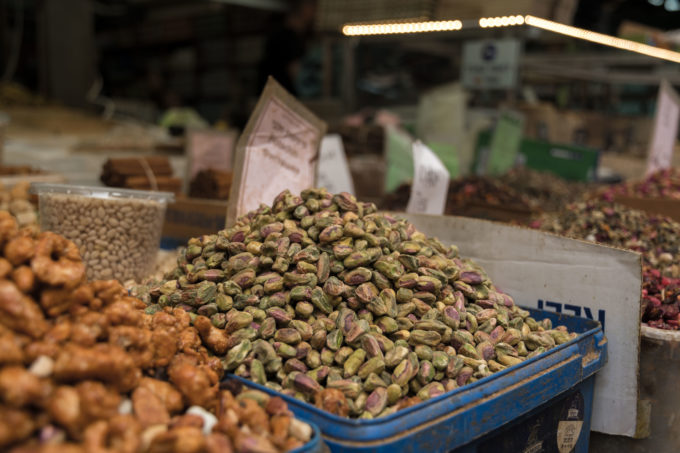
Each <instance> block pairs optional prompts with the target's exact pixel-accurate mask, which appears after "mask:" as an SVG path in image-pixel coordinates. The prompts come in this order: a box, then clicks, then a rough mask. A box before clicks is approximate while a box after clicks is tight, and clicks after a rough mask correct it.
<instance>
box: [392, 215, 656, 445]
mask: <svg viewBox="0 0 680 453" xmlns="http://www.w3.org/2000/svg"><path fill="white" fill-rule="evenodd" d="M400 216H402V217H404V218H406V219H408V220H409V221H411V222H412V223H413V224H414V225H415V226H416V228H418V229H419V230H420V231H423V232H424V233H426V234H427V235H428V236H434V237H438V238H439V239H440V240H441V241H442V242H444V243H450V244H456V245H457V246H458V247H459V249H460V254H461V256H465V257H469V258H472V259H474V260H475V261H476V262H477V263H479V264H480V265H481V266H482V267H483V268H484V269H485V270H486V271H487V273H488V274H489V277H490V278H491V280H492V281H493V282H494V284H495V285H496V286H497V287H498V288H499V289H500V290H502V291H504V292H507V293H508V294H510V295H512V297H513V298H514V300H515V302H517V303H518V304H519V305H524V306H527V307H532V308H540V309H544V310H550V311H556V312H560V313H564V314H569V315H575V316H582V317H585V318H590V319H595V320H599V321H600V322H601V323H602V325H603V328H604V330H605V334H606V336H607V339H608V342H609V343H608V347H609V352H608V354H609V359H608V363H607V365H606V366H605V368H604V369H603V370H602V371H600V373H598V375H597V378H596V380H595V393H594V398H595V400H594V407H593V420H592V424H591V426H592V429H593V430H595V431H599V432H604V433H608V434H616V435H624V436H629V437H632V436H635V435H636V433H637V432H638V430H637V428H638V424H645V423H649V420H645V419H644V417H643V415H644V414H638V390H639V385H638V368H639V351H640V296H641V291H642V280H641V272H642V263H641V258H640V255H639V254H637V253H635V252H630V251H626V250H620V249H615V248H612V247H606V246H602V245H597V244H593V243H590V242H585V241H578V240H574V239H567V238H564V237H561V236H557V235H553V234H549V233H544V232H540V231H536V230H530V229H527V228H520V227H513V226H509V225H503V224H499V223H494V222H488V221H485V220H477V219H468V218H463V217H444V216H428V215H422V214H400Z"/></svg>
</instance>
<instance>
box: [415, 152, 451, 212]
mask: <svg viewBox="0 0 680 453" xmlns="http://www.w3.org/2000/svg"><path fill="white" fill-rule="evenodd" d="M413 166H414V169H415V170H414V178H413V185H412V186H411V198H409V200H408V205H407V207H406V212H409V213H414V214H436V215H441V214H443V213H444V208H445V206H446V198H447V194H448V191H449V172H448V171H447V170H446V167H445V166H444V164H442V161H441V160H439V158H438V157H437V155H436V154H435V153H433V152H432V150H431V149H430V148H428V147H427V146H425V145H424V144H423V143H422V142H420V141H419V140H418V141H416V142H415V143H413Z"/></svg>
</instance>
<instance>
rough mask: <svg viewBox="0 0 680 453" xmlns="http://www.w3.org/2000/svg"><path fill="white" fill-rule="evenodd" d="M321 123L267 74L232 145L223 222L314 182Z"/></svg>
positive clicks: (322, 125)
mask: <svg viewBox="0 0 680 453" xmlns="http://www.w3.org/2000/svg"><path fill="white" fill-rule="evenodd" d="M325 131H326V123H324V122H323V121H321V120H320V119H319V118H317V117H316V116H314V114H313V113H311V112H310V111H309V110H307V109H306V108H305V107H304V106H303V105H302V104H301V103H300V102H299V101H297V100H296V99H295V98H294V97H293V96H292V95H291V94H290V93H288V92H287V91H286V90H284V89H283V87H281V85H279V84H278V83H277V82H276V81H275V80H274V79H272V78H271V77H270V78H269V81H268V82H267V85H266V86H265V89H264V91H263V92H262V96H260V100H259V101H258V103H257V106H256V107H255V111H254V112H253V114H252V115H251V117H250V119H249V120H248V124H247V125H246V129H245V131H244V132H243V135H242V136H241V138H240V139H239V142H238V146H237V148H236V163H235V165H234V183H233V184H232V186H231V193H230V197H229V210H228V213H227V225H233V224H234V222H235V221H236V219H237V218H238V217H239V216H241V215H243V214H246V213H247V212H249V211H251V210H254V209H257V208H258V207H259V206H260V204H262V203H266V204H270V203H271V202H272V200H274V198H275V197H276V196H277V195H278V194H279V193H281V192H282V191H284V190H286V189H288V190H290V191H291V192H292V193H293V194H295V195H298V194H299V193H300V192H301V191H302V190H304V189H308V188H310V187H312V186H313V185H314V179H315V177H316V165H317V160H318V151H319V143H320V142H321V138H322V137H323V135H324V133H325Z"/></svg>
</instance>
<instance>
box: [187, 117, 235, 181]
mask: <svg viewBox="0 0 680 453" xmlns="http://www.w3.org/2000/svg"><path fill="white" fill-rule="evenodd" d="M236 138H237V133H236V131H234V130H231V131H227V132H220V131H213V130H208V129H196V130H192V131H189V133H188V134H187V140H186V156H187V178H186V182H187V184H188V183H189V182H191V181H192V180H193V179H194V178H195V177H196V175H197V174H198V172H199V171H201V170H208V169H214V170H224V171H230V170H231V169H232V161H233V155H234V145H235V144H236Z"/></svg>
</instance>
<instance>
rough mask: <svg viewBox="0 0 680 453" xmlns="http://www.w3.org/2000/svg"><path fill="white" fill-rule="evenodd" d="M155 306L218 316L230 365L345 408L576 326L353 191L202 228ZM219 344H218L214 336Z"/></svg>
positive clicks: (426, 392)
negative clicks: (507, 290)
mask: <svg viewBox="0 0 680 453" xmlns="http://www.w3.org/2000/svg"><path fill="white" fill-rule="evenodd" d="M150 295H151V300H150V301H149V303H150V304H151V305H150V306H149V308H148V310H150V311H154V310H163V309H166V307H168V306H175V307H181V308H183V309H184V310H187V311H189V312H191V313H192V316H196V317H202V316H205V317H209V318H210V320H211V322H212V325H213V326H214V327H215V328H217V329H219V330H220V331H223V332H226V334H227V336H228V342H227V344H226V345H220V346H224V347H220V348H219V349H213V352H215V353H216V354H218V355H220V356H222V357H223V359H222V362H223V365H224V367H225V369H226V370H227V371H229V372H232V373H235V374H236V375H239V376H242V377H246V378H249V379H251V380H252V381H255V382H257V383H260V384H263V385H266V386H267V387H269V388H271V389H274V390H278V391H282V392H284V393H286V394H289V395H293V396H296V397H298V398H300V399H302V400H305V401H308V402H313V403H315V404H316V405H317V406H319V407H322V408H324V409H326V410H329V411H332V412H334V413H336V414H340V415H343V416H351V417H361V418H373V417H380V416H384V415H388V414H391V413H393V412H395V411H397V410H399V409H401V408H404V407H408V406H412V405H414V404H417V403H420V402H422V401H425V400H428V399H430V398H432V397H435V396H438V395H441V394H443V393H445V392H447V391H450V390H453V389H455V388H457V387H459V386H463V385H465V384H470V383H472V382H475V381H477V380H479V379H482V378H484V377H487V376H489V375H491V374H492V373H494V372H497V371H500V370H503V369H505V368H507V367H509V366H512V365H516V364H519V363H521V362H523V361H524V360H527V359H528V358H531V357H534V356H536V355H539V354H541V353H542V352H544V351H546V350H547V349H550V348H552V347H554V346H556V345H559V344H562V343H565V342H568V341H570V340H571V339H572V338H574V337H575V336H576V334H575V333H569V332H567V331H566V329H565V328H564V327H557V328H553V327H552V325H551V323H550V320H549V319H546V320H543V321H541V322H538V321H536V320H534V319H533V318H531V317H530V316H529V312H528V311H525V310H522V309H520V308H519V307H518V306H516V305H515V304H514V302H513V300H512V298H511V297H510V296H509V295H507V294H504V293H502V292H500V291H498V290H497V289H496V288H495V287H494V285H493V284H492V282H491V281H490V280H489V278H488V276H487V275H486V273H485V272H484V270H483V269H481V268H480V267H479V266H477V265H476V264H474V263H473V262H471V261H469V260H465V259H462V258H461V257H459V255H458V249H457V248H456V247H455V246H446V245H444V244H442V243H441V242H440V241H438V240H437V239H434V238H428V237H427V236H426V235H425V234H423V233H422V232H420V231H417V230H416V229H415V227H414V226H413V225H412V224H409V223H408V222H406V221H405V220H399V219H397V218H394V217H391V216H389V215H385V214H381V213H378V212H376V207H375V206H374V205H373V204H372V203H361V202H358V201H357V200H356V199H355V198H354V197H353V196H351V195H349V194H347V193H341V194H337V195H332V194H330V193H328V192H327V191H325V189H309V190H305V191H303V192H302V194H301V196H294V195H292V194H291V193H289V192H288V191H285V192H283V193H281V194H280V195H278V196H277V197H276V199H275V200H274V202H273V203H272V206H271V207H269V206H265V205H262V206H261V207H260V208H259V209H258V210H256V211H253V212H250V213H248V214H247V215H245V216H243V217H242V218H241V219H239V221H238V222H237V224H236V225H235V226H234V227H232V228H228V229H226V230H223V231H220V232H218V233H217V234H213V235H206V236H202V237H199V238H194V239H192V240H190V241H189V243H188V245H187V247H186V249H184V251H183V252H182V253H181V255H180V256H179V258H178V266H177V268H176V269H175V270H174V271H172V272H170V273H169V274H168V275H166V280H165V281H164V282H162V283H161V284H159V285H157V286H156V287H154V288H152V289H151V291H150ZM208 346H209V347H210V345H209V344H208Z"/></svg>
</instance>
